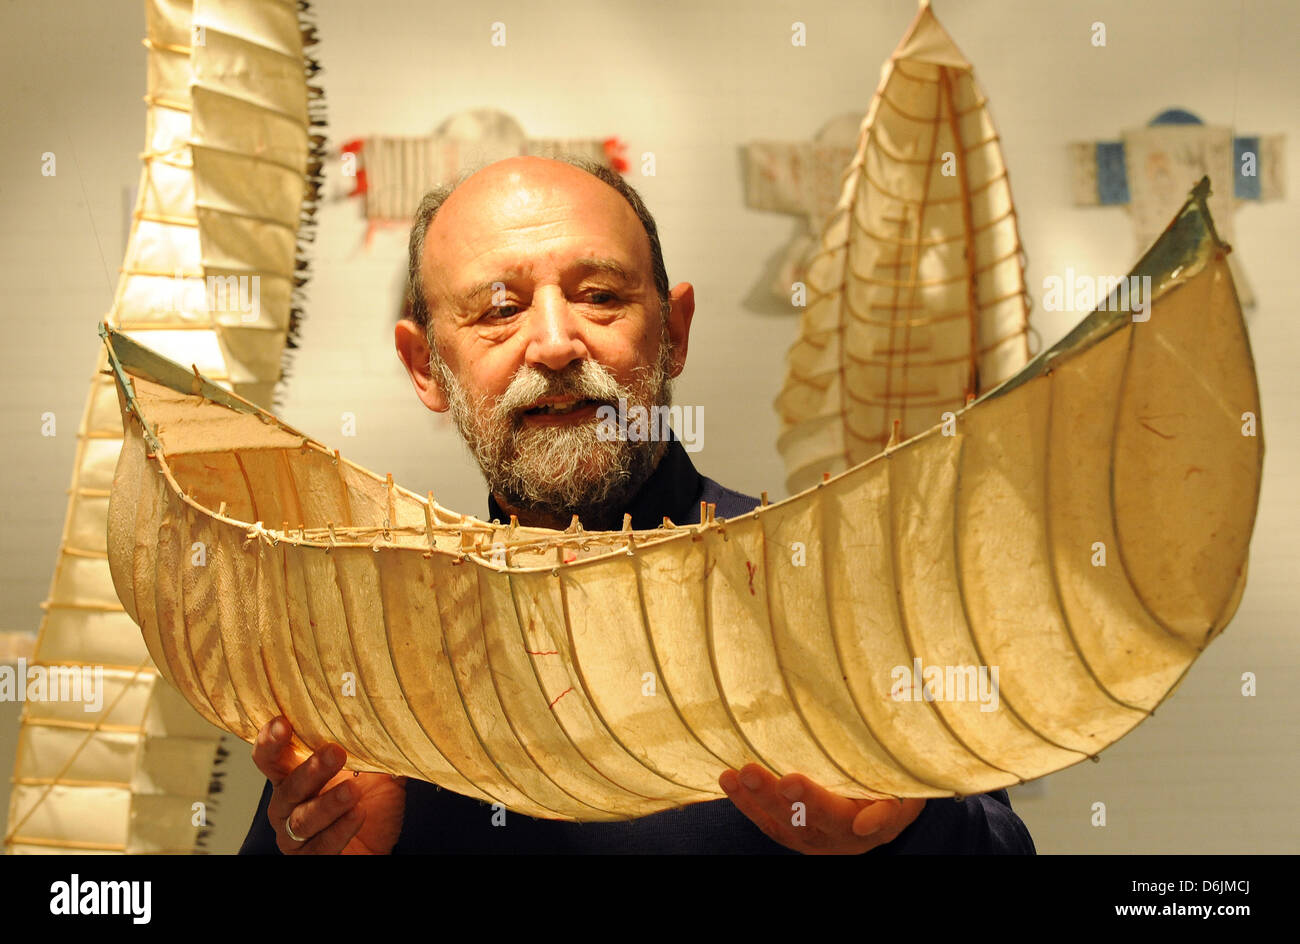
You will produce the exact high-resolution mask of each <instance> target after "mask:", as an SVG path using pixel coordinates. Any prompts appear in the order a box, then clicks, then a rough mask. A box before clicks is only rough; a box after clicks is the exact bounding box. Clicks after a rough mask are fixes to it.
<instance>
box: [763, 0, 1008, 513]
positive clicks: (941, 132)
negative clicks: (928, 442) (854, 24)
mask: <svg viewBox="0 0 1300 944" xmlns="http://www.w3.org/2000/svg"><path fill="white" fill-rule="evenodd" d="M806 301H807V306H808V307H807V309H806V310H805V311H804V315H803V323H802V325H801V328H800V333H799V337H798V339H797V340H796V341H795V344H794V345H793V347H792V348H791V350H790V352H789V354H788V356H787V368H788V369H787V374H786V380H785V384H784V386H783V388H782V390H781V393H780V394H779V396H778V397H777V400H776V408H777V411H778V413H779V414H780V416H781V424H782V433H781V436H780V439H779V440H778V446H779V447H780V449H781V452H782V454H783V455H784V457H785V460H786V471H787V479H786V483H787V485H788V487H789V488H790V490H791V491H796V490H798V489H802V488H807V487H808V486H809V485H812V484H814V483H815V482H816V481H817V480H818V479H820V478H821V476H822V473H823V472H832V473H834V472H842V471H844V470H845V469H847V468H849V467H850V466H854V465H857V464H858V463H860V462H863V461H865V460H866V459H869V458H870V457H871V456H873V455H875V454H876V453H877V452H879V451H880V450H881V449H882V448H884V446H885V444H886V442H888V441H889V438H890V436H891V435H892V434H893V426H894V422H895V420H897V421H899V434H900V436H901V438H904V439H906V438H908V437H909V436H912V435H914V434H916V433H918V432H920V431H921V430H923V429H928V428H929V427H930V426H932V425H933V424H934V423H936V422H938V421H939V419H940V417H941V416H942V415H943V413H944V412H945V411H955V410H957V409H959V408H960V407H962V406H964V405H965V404H966V402H967V399H968V397H969V396H973V395H977V394H980V393H982V392H984V391H985V390H989V389H991V388H992V387H994V386H996V385H997V384H998V383H1000V382H1002V381H1003V380H1005V379H1006V378H1008V377H1010V376H1011V375H1012V374H1014V373H1015V372H1016V371H1017V370H1019V369H1020V368H1021V367H1023V366H1024V364H1025V361H1026V360H1027V359H1028V357H1029V347H1028V340H1027V331H1028V324H1029V321H1028V318H1029V308H1028V300H1027V295H1026V293H1025V281H1024V266H1023V259H1022V250H1021V245H1020V234H1019V231H1018V230H1017V228H1016V212H1015V206H1014V205H1013V203H1012V200H1011V183H1010V180H1009V179H1008V177H1007V167H1006V164H1005V162H1004V161H1003V159H1002V150H1001V148H1000V147H999V144H998V134H997V131H996V129H995V128H994V126H993V121H992V118H991V117H990V116H989V111H988V108H987V102H986V99H985V98H984V95H983V93H982V92H981V91H980V89H979V86H978V85H976V83H975V78H974V76H973V74H972V70H971V65H970V63H969V62H967V61H966V59H965V58H964V57H963V56H962V54H961V52H960V51H959V50H958V49H957V47H956V45H954V44H953V41H952V40H951V39H950V38H949V37H948V34H947V33H946V32H944V30H943V27H942V26H940V25H939V22H938V20H936V19H935V16H934V13H933V12H932V11H931V10H930V5H929V3H928V0H923V2H922V3H921V8H920V10H919V11H918V12H917V15H916V18H915V19H914V20H913V21H912V25H911V26H910V27H909V28H908V30H907V32H906V33H905V34H904V36H903V39H902V41H901V42H900V43H899V45H898V48H897V49H896V50H895V51H894V53H893V55H892V56H891V57H890V58H889V61H888V62H886V63H885V65H884V68H883V70H882V76H881V79H880V86H879V88H877V90H876V94H875V96H874V97H873V98H872V100H871V105H870V106H869V108H868V109H867V115H866V118H865V119H864V120H863V122H862V130H861V133H860V135H859V139H858V150H857V154H856V155H855V156H854V158H853V160H852V162H851V163H850V164H849V166H848V168H847V170H846V171H845V174H844V182H843V191H842V193H841V196H840V201H839V205H838V207H837V208H836V210H835V211H834V212H833V213H832V214H831V216H830V218H829V219H828V221H827V222H826V224H825V226H824V228H823V230H822V234H821V238H820V240H819V242H818V243H817V245H816V246H815V248H814V250H813V252H812V254H811V256H810V258H809V260H808V263H807V299H806Z"/></svg>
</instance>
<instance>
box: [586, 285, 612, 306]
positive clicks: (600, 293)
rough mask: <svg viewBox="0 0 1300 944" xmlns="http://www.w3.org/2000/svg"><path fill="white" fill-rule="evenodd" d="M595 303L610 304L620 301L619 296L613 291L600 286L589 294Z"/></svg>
mask: <svg viewBox="0 0 1300 944" xmlns="http://www.w3.org/2000/svg"><path fill="white" fill-rule="evenodd" d="M587 297H588V298H589V299H590V300H591V303H592V304H593V305H608V304H609V303H610V302H615V301H618V296H617V295H615V294H614V293H613V292H610V291H607V290H605V289H603V288H598V289H596V290H595V291H594V292H592V293H590V294H589V295H588V296H587Z"/></svg>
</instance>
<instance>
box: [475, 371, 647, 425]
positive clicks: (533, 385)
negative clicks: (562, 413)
mask: <svg viewBox="0 0 1300 944" xmlns="http://www.w3.org/2000/svg"><path fill="white" fill-rule="evenodd" d="M546 397H577V398H580V399H584V400H596V401H599V402H607V403H616V402H618V399H619V397H623V398H625V399H630V398H631V390H629V389H628V388H626V387H624V386H623V385H622V384H620V383H619V382H618V381H617V380H616V379H615V377H614V375H613V374H611V373H610V372H609V370H607V369H606V368H605V367H604V366H603V365H601V364H598V363H596V361H594V360H585V361H583V362H582V363H581V364H580V365H577V366H574V367H567V368H565V369H564V370H563V371H560V372H559V373H553V372H549V371H544V370H541V369H538V368H536V367H530V366H527V365H525V366H524V367H521V368H520V369H519V370H518V371H517V372H516V373H515V376H514V378H513V379H512V380H511V381H510V386H509V387H507V388H506V390H505V392H504V393H503V394H501V396H500V398H499V399H498V400H497V405H496V410H495V412H496V415H497V417H498V418H501V419H510V418H516V419H518V418H520V417H521V416H522V414H523V412H524V411H525V410H527V409H529V408H530V407H531V406H532V405H533V404H534V403H536V402H537V401H538V400H541V399H543V398H546Z"/></svg>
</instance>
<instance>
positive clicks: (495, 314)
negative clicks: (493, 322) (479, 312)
mask: <svg viewBox="0 0 1300 944" xmlns="http://www.w3.org/2000/svg"><path fill="white" fill-rule="evenodd" d="M520 310H521V309H520V307H519V306H518V305H493V306H492V307H491V308H489V309H488V310H487V312H486V313H485V314H486V316H487V317H489V318H511V317H513V316H514V315H516V314H518V313H519V311H520Z"/></svg>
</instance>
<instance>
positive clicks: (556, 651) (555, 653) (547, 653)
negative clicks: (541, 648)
mask: <svg viewBox="0 0 1300 944" xmlns="http://www.w3.org/2000/svg"><path fill="white" fill-rule="evenodd" d="M524 652H526V653H528V654H529V655H530V656H558V655H559V654H560V650H559V649H547V650H546V651H545V652H535V651H533V650H532V649H525V650H524Z"/></svg>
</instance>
